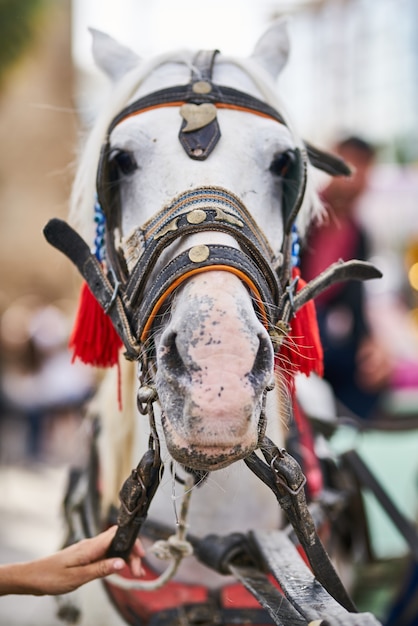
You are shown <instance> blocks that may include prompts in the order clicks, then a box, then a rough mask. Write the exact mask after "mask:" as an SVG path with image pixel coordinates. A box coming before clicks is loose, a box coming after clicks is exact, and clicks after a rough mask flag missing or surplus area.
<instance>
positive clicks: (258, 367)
mask: <svg viewBox="0 0 418 626" xmlns="http://www.w3.org/2000/svg"><path fill="white" fill-rule="evenodd" d="M258 340H259V345H258V350H257V354H256V356H255V360H254V364H253V367H252V370H251V373H250V379H251V382H252V383H253V385H254V387H258V386H263V387H266V386H268V387H270V386H271V380H272V374H273V368H274V357H273V347H272V345H271V341H270V339H269V338H268V337H266V336H265V335H264V334H260V335H258ZM266 381H267V382H266Z"/></svg>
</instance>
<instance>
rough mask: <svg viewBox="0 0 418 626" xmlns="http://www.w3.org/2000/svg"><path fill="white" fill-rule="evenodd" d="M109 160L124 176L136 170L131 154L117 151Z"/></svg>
mask: <svg viewBox="0 0 418 626" xmlns="http://www.w3.org/2000/svg"><path fill="white" fill-rule="evenodd" d="M111 160H112V161H113V162H114V163H116V165H117V167H118V169H119V171H120V172H121V173H122V174H125V176H127V175H128V174H132V173H133V172H134V171H135V170H136V169H137V168H138V165H137V163H136V161H135V158H134V155H133V154H132V153H131V152H124V151H123V150H118V151H117V152H115V153H114V154H113V155H112V156H111Z"/></svg>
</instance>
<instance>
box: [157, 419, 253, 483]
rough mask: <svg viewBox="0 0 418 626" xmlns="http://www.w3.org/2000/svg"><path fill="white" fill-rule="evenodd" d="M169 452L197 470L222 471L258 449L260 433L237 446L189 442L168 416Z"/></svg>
mask: <svg viewBox="0 0 418 626" xmlns="http://www.w3.org/2000/svg"><path fill="white" fill-rule="evenodd" d="M161 423H162V427H163V430H164V436H165V443H166V446H167V450H168V452H169V453H170V455H171V456H172V457H173V459H174V460H175V461H177V462H178V463H180V464H181V465H184V466H186V467H190V468H191V469H195V470H204V471H213V470H217V469H222V468H224V467H227V466H228V465H231V463H235V461H239V460H241V459H244V458H245V457H247V456H248V455H250V454H251V453H252V452H253V451H254V450H255V449H256V448H257V447H258V441H259V435H258V433H253V434H252V435H251V436H249V437H248V438H247V441H246V442H245V443H244V442H239V443H235V444H233V445H232V444H228V443H226V442H225V443H224V444H216V445H214V444H213V443H209V442H208V443H207V444H205V443H196V442H189V441H187V439H186V438H184V437H183V436H181V435H180V434H179V433H178V432H177V431H176V429H175V428H174V427H173V425H172V424H171V422H170V421H169V419H168V418H167V416H166V415H164V414H163V415H162V419H161Z"/></svg>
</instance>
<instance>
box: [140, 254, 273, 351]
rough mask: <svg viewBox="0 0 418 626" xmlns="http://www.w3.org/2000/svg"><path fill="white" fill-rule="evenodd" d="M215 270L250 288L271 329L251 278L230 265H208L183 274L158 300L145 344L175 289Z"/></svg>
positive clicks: (145, 331)
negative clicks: (232, 276) (156, 319)
mask: <svg viewBox="0 0 418 626" xmlns="http://www.w3.org/2000/svg"><path fill="white" fill-rule="evenodd" d="M215 270H221V271H224V272H230V273H231V274H234V275H235V276H237V277H238V278H240V279H241V280H242V282H243V283H244V284H245V285H247V287H249V288H250V291H251V292H252V294H253V296H254V298H255V300H256V302H257V305H258V308H259V310H260V314H261V317H262V320H263V325H264V326H265V328H266V329H267V330H268V327H269V323H268V319H267V313H266V309H265V306H264V303H263V300H262V298H261V295H260V292H259V290H258V289H257V287H256V286H255V284H254V283H253V281H252V280H251V278H249V277H248V276H247V275H246V274H245V273H244V272H242V271H241V270H239V269H237V268H235V267H231V266H230V265H208V266H206V267H196V268H194V269H192V270H189V271H188V272H186V273H185V274H183V275H182V276H179V278H177V279H176V280H175V281H174V282H173V283H171V285H170V286H169V287H168V288H167V290H166V291H165V292H164V293H163V294H162V295H161V296H160V297H159V298H158V300H157V302H156V303H155V305H154V307H153V309H152V311H151V313H150V316H149V318H148V320H147V322H146V324H145V326H144V329H143V331H142V334H141V341H142V342H144V341H145V340H146V339H147V336H148V333H149V332H150V330H151V326H152V324H153V322H154V319H155V318H156V316H157V315H158V311H159V310H160V308H161V306H162V305H163V304H164V301H165V300H166V298H168V296H169V295H171V294H172V293H173V291H174V290H175V289H177V287H179V286H180V285H181V284H182V283H184V281H185V280H187V279H188V278H191V277H192V276H196V275H197V274H203V273H204V272H212V271H215Z"/></svg>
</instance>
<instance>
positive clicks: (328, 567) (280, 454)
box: [244, 437, 357, 612]
mask: <svg viewBox="0 0 418 626" xmlns="http://www.w3.org/2000/svg"><path fill="white" fill-rule="evenodd" d="M260 449H261V451H262V453H263V454H264V456H265V458H266V460H267V462H268V465H267V464H266V463H264V462H263V461H262V460H261V459H260V458H259V457H258V456H257V455H256V454H255V453H254V452H253V453H252V454H251V455H250V456H249V457H247V458H246V459H244V461H245V463H246V464H247V466H248V467H249V468H250V469H251V470H252V471H253V472H254V473H255V474H256V476H258V477H259V478H260V479H261V480H262V481H263V482H265V483H266V485H267V486H268V487H270V489H271V490H272V491H273V493H274V494H275V496H276V498H277V500H278V502H279V504H280V506H281V507H282V509H283V510H284V512H285V513H286V516H287V518H288V519H289V522H290V523H291V525H292V526H293V529H294V531H295V533H296V536H297V538H298V540H299V542H300V544H301V546H302V548H303V550H304V552H305V553H306V556H307V558H308V560H309V563H310V565H311V567H312V570H313V572H314V574H315V576H316V578H317V579H318V581H319V582H320V583H321V584H322V585H323V587H324V588H325V589H326V590H327V591H328V593H330V594H331V595H332V596H333V597H334V598H335V599H336V600H337V601H338V602H339V603H340V604H341V605H342V606H343V607H344V608H345V609H347V610H348V611H351V612H356V611H357V609H356V607H355V605H354V604H353V601H352V600H351V598H350V597H349V595H348V593H347V591H346V589H345V588H344V586H343V584H342V582H341V580H340V578H339V576H338V574H337V572H336V571H335V569H334V566H333V565H332V563H331V561H330V558H329V556H328V554H327V553H326V551H325V549H324V547H323V545H322V543H321V540H320V539H319V536H318V534H317V532H316V529H315V525H314V522H313V519H312V516H311V514H310V512H309V509H308V506H307V503H306V498H305V493H304V489H303V487H304V484H305V477H304V475H303V472H302V469H301V467H300V465H299V463H297V461H296V460H295V459H294V458H293V457H292V456H291V455H290V454H288V453H287V452H286V451H285V450H279V449H278V448H277V447H276V446H275V445H274V444H273V443H272V442H271V441H270V440H269V439H268V438H267V437H265V439H264V441H263V445H262V446H261V448H260Z"/></svg>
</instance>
